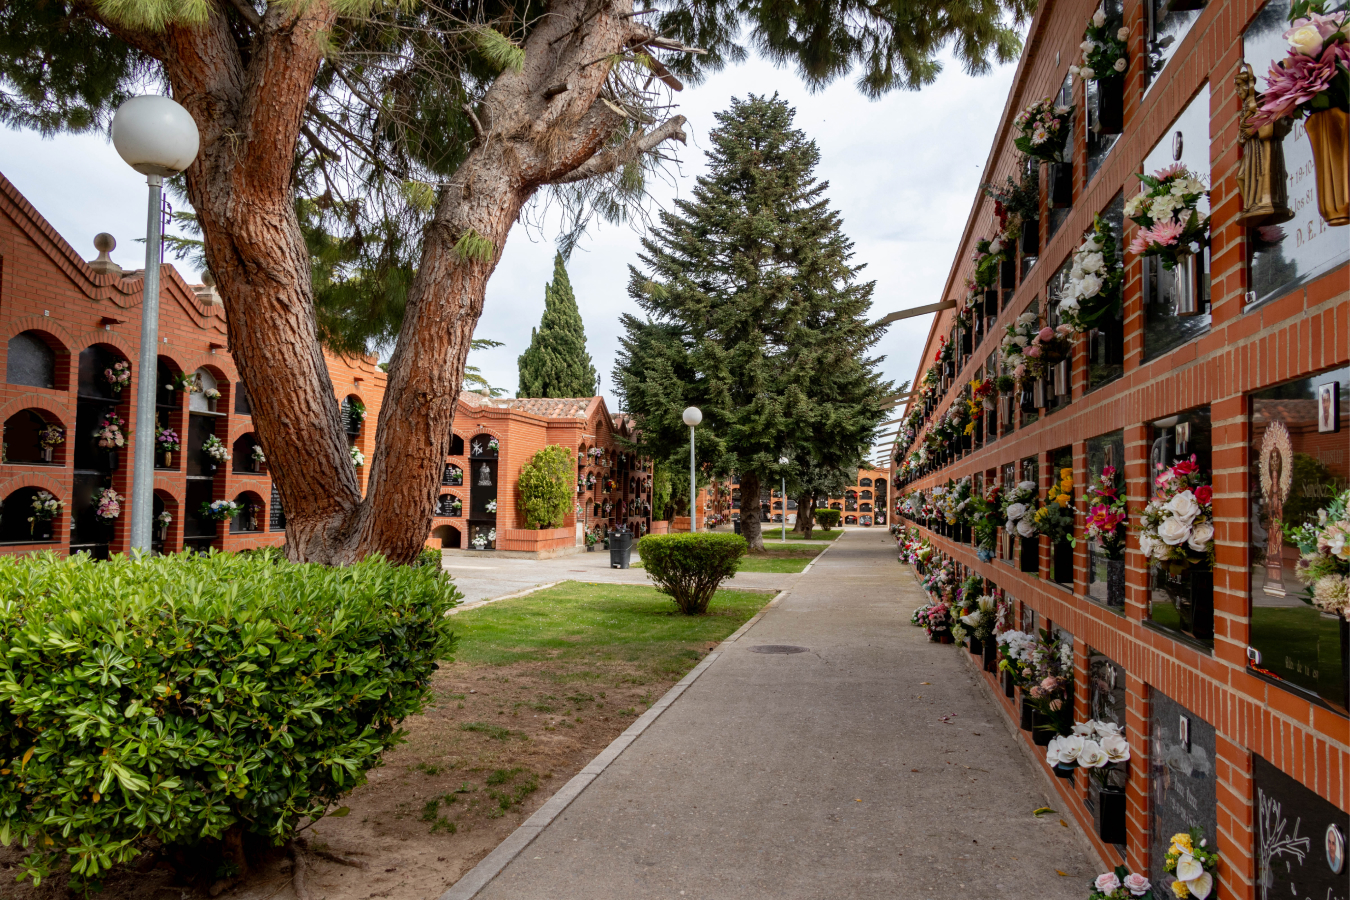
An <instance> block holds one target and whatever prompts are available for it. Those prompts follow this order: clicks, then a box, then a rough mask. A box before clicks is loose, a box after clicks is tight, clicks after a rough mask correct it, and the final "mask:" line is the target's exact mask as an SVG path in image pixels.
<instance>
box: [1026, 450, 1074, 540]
mask: <svg viewBox="0 0 1350 900" xmlns="http://www.w3.org/2000/svg"><path fill="white" fill-rule="evenodd" d="M1032 520H1033V521H1034V522H1035V523H1036V530H1037V531H1038V532H1040V533H1041V534H1043V535H1045V536H1046V537H1048V538H1050V540H1052V541H1068V542H1069V543H1070V544H1073V545H1075V546H1076V545H1077V542H1076V541H1075V539H1074V536H1073V520H1074V507H1073V469H1068V468H1065V469H1060V470H1059V481H1057V482H1055V483H1054V484H1052V485H1050V489H1049V490H1048V491H1047V492H1046V495H1045V503H1044V504H1043V505H1042V506H1041V508H1040V509H1038V510H1036V512H1035V513H1034V514H1033V515H1032Z"/></svg>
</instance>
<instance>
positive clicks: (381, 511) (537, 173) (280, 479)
mask: <svg viewBox="0 0 1350 900" xmlns="http://www.w3.org/2000/svg"><path fill="white" fill-rule="evenodd" d="M631 12H632V0H602V2H600V3H599V4H596V3H593V2H588V0H559V2H555V3H554V4H553V5H552V7H551V13H552V14H551V15H550V16H549V17H547V18H546V19H544V20H543V21H542V22H541V24H539V25H538V26H537V27H536V28H535V29H534V30H533V31H532V32H531V35H530V38H529V40H528V41H527V42H526V46H525V51H526V54H525V60H526V61H525V65H524V68H523V69H522V70H520V71H515V72H507V73H505V74H503V75H501V76H500V77H498V78H497V79H496V81H495V82H494V83H493V85H492V87H491V88H490V89H489V90H488V92H487V95H486V97H485V99H484V101H483V103H482V104H481V105H480V107H479V109H478V110H477V118H476V119H475V122H476V123H477V124H480V125H482V130H481V131H480V132H479V134H478V138H477V140H476V141H475V143H474V146H473V148H472V149H471V150H470V152H469V155H468V157H467V158H466V159H465V161H464V163H462V164H461V165H460V167H459V169H458V170H457V171H456V172H455V173H454V175H453V176H452V177H451V178H450V180H449V184H448V185H446V186H445V187H444V188H443V189H442V191H441V196H440V200H439V201H438V206H437V209H436V214H435V216H434V220H433V222H432V224H431V225H430V226H429V227H428V229H427V231H426V233H425V235H424V240H423V247H422V259H421V262H420V265H419V267H418V271H417V275H416V278H415V280H414V282H413V284H412V286H411V288H410V290H409V296H408V303H407V311H406V314H405V318H404V322H403V327H402V330H401V332H400V334H399V341H398V345H397V349H396V351H395V353H394V355H393V358H392V359H391V360H390V365H389V378H388V382H387V386H386V390H385V395H384V402H383V405H382V408H381V411H380V418H379V423H378V426H377V430H376V436H375V439H376V449H375V452H374V454H373V458H372V459H371V460H370V461H369V462H368V465H369V466H370V483H369V489H368V491H367V493H366V496H365V497H364V498H362V496H361V492H360V486H359V482H358V480H357V477H356V472H355V471H354V467H353V466H352V464H351V459H350V457H349V455H348V448H347V442H346V439H345V436H344V433H343V427H342V420H341V414H340V409H339V405H338V400H337V397H336V395H335V392H334V389H333V384H332V381H331V379H330V378H329V375H328V369H327V366H326V365H325V363H324V358H323V353H322V351H321V349H320V346H319V342H318V338H317V329H316V324H315V315H314V302H313V296H314V295H313V286H312V284H311V282H310V258H309V254H308V251H307V249H306V247H305V243H304V240H303V238H302V235H301V231H300V226H299V222H298V219H297V217H296V213H295V209H294V196H293V193H292V191H293V183H292V178H293V174H294V165H295V150H296V145H297V142H298V139H299V134H300V130H301V127H302V125H303V122H304V115H305V108H306V104H307V102H308V99H309V95H310V91H311V89H312V84H313V80H314V76H315V74H316V73H317V71H318V67H319V64H320V61H321V59H322V54H323V51H324V47H325V41H324V40H323V35H324V34H325V33H327V32H328V31H330V30H331V29H332V28H333V27H334V25H335V23H336V20H337V13H336V11H335V9H334V4H333V3H332V2H330V0H313V2H311V3H305V4H291V5H287V4H271V5H270V6H269V8H268V11H267V12H266V14H265V15H263V16H262V17H261V19H260V20H259V21H258V22H257V23H256V24H255V25H254V26H253V27H254V29H255V33H254V39H253V42H252V45H251V49H250V50H249V53H248V58H247V59H245V58H244V55H243V54H241V52H240V49H239V46H238V43H237V42H236V39H235V34H234V31H233V29H234V28H235V27H236V24H237V23H236V24H232V23H231V21H230V20H229V19H228V18H227V16H226V14H225V12H224V11H223V9H222V8H221V7H217V6H215V5H211V6H210V9H209V11H208V13H207V16H206V19H205V21H204V22H202V23H201V24H197V25H193V26H190V27H188V26H181V25H172V26H169V27H167V28H165V29H164V31H163V32H162V33H157V34H147V33H144V32H137V31H135V30H134V29H128V28H123V27H120V26H118V25H117V24H116V23H115V22H110V21H107V20H105V19H100V21H101V22H102V24H104V25H105V26H106V27H108V28H109V30H110V31H112V32H113V33H115V34H117V35H118V36H120V37H122V38H123V39H124V40H126V41H127V43H129V44H131V45H132V46H135V47H137V48H138V49H140V50H141V51H142V52H144V53H146V54H147V55H148V56H150V57H152V58H154V59H157V60H159V61H160V62H161V63H162V64H163V66H164V75H165V77H166V79H167V80H168V82H169V83H170V85H171V86H172V87H173V93H174V97H175V99H177V100H178V102H180V103H181V104H183V106H184V107H185V108H186V109H187V110H188V112H189V113H190V114H191V115H192V117H193V119H194V120H195V121H196V122H197V125H198V129H199V132H200V135H201V149H200V151H199V154H198V157H197V159H196V160H195V161H194V163H193V165H192V166H190V167H189V168H188V169H187V171H186V175H187V189H188V196H189V198H190V200H191V202H192V205H193V207H194V209H195V211H196V213H197V216H198V221H199V223H200V225H201V229H202V234H203V237H204V239H205V248H206V258H207V263H208V265H209V267H210V269H211V272H212V274H213V275H214V276H215V278H216V283H217V285H218V287H219V290H220V293H221V296H222V299H223V300H224V305H225V313H226V319H227V321H228V324H229V333H230V352H231V354H232V355H233V357H234V360H235V363H236V365H237V366H238V369H239V373H240V376H241V377H242V378H243V381H244V384H245V386H246V387H247V390H248V396H249V398H250V399H251V400H252V403H253V422H254V427H255V428H256V429H257V432H258V436H259V439H260V440H261V443H262V445H263V446H264V447H265V448H266V450H267V456H268V468H269V469H270V470H271V472H272V476H273V479H274V480H275V483H276V485H277V490H278V491H279V493H280V495H281V500H282V505H283V507H284V509H285V511H286V519H287V529H286V552H287V555H288V556H289V557H290V558H291V559H293V560H298V561H309V562H320V563H326V564H344V563H348V562H352V561H355V560H358V559H361V558H363V557H365V556H368V555H371V554H376V553H378V554H383V555H384V556H385V557H387V558H389V559H391V560H394V561H409V560H411V559H413V558H414V557H415V556H416V555H417V553H418V552H419V550H420V549H421V548H422V546H423V543H424V541H425V539H426V536H427V532H428V529H429V527H430V523H431V517H432V513H433V510H434V505H435V502H436V495H437V492H438V486H439V481H440V473H441V469H442V467H443V464H444V459H445V454H446V453H447V452H448V450H449V446H450V441H451V429H452V426H453V424H454V416H455V408H456V403H457V401H458V397H459V389H460V382H461V378H462V375H463V369H464V360H465V357H466V356H467V354H468V351H469V345H470V339H471V338H472V336H473V331H474V327H475V325H476V324H477V322H478V318H479V316H480V315H481V313H482V311H483V298H484V294H485V291H486V287H487V281H488V278H489V277H490V276H491V274H492V271H493V269H494V268H495V267H496V265H497V261H498V260H499V259H500V258H501V253H502V249H503V247H504V246H505V244H506V239H507V235H508V234H509V232H510V229H511V225H512V224H513V223H514V222H515V221H516V218H517V216H518V214H519V212H520V210H521V208H522V206H523V205H524V204H525V203H526V202H528V201H529V199H530V198H531V197H532V196H533V195H534V194H535V193H536V192H537V191H538V190H539V189H540V188H541V187H543V186H545V185H547V184H556V183H563V182H571V181H579V180H584V179H586V178H590V177H594V176H596V175H599V174H603V173H605V172H608V171H612V170H613V169H615V168H618V167H619V166H622V165H625V164H626V163H627V162H630V161H632V160H633V159H636V158H637V157H639V156H641V155H642V154H643V153H645V152H647V151H649V150H651V149H652V148H654V147H655V146H657V145H659V144H661V143H663V142H664V141H666V140H669V139H671V138H674V139H677V140H683V139H684V135H683V132H682V131H681V130H680V127H681V126H682V125H683V122H684V119H683V117H682V116H675V117H673V118H671V119H669V120H667V121H666V122H664V123H662V124H661V125H659V126H657V127H654V128H651V129H650V130H647V131H645V132H642V133H640V134H637V135H634V136H632V137H630V138H628V139H627V140H626V141H625V142H624V143H622V144H620V145H617V146H615V145H613V144H612V143H611V140H610V139H611V136H612V135H614V134H615V132H616V130H617V129H618V128H619V127H620V126H621V124H622V123H623V119H622V117H621V116H620V114H618V113H617V112H615V111H614V110H613V109H611V108H610V107H607V106H606V105H605V104H603V103H600V102H599V101H598V96H599V93H600V89H601V87H602V85H603V84H604V82H605V79H606V78H607V76H608V74H609V70H610V65H611V63H610V62H609V60H611V59H612V58H613V57H614V56H615V54H617V53H618V52H620V51H622V50H623V49H624V48H626V47H629V46H631V45H633V44H635V43H638V42H640V41H642V40H646V39H647V37H648V36H650V34H651V32H650V30H649V29H647V26H645V25H643V24H641V23H639V22H638V21H637V20H635V19H634V18H633V17H632V15H631ZM90 15H91V16H94V17H97V14H95V13H91V14H90ZM558 84H565V90H564V91H563V92H562V93H561V94H559V93H556V92H554V93H552V94H550V93H549V91H550V90H552V89H553V86H555V85H558ZM482 123H486V124H482ZM466 237H467V238H469V239H470V241H469V243H476V244H477V245H478V247H479V252H472V253H464V254H461V253H460V251H459V250H458V249H457V246H468V244H461V241H462V240H463V239H465V238H466ZM475 239H476V240H475ZM484 241H486V242H487V243H486V244H485V243H484Z"/></svg>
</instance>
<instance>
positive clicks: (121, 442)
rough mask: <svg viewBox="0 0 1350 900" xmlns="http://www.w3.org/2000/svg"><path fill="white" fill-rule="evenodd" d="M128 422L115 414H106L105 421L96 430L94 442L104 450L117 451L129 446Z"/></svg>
mask: <svg viewBox="0 0 1350 900" xmlns="http://www.w3.org/2000/svg"><path fill="white" fill-rule="evenodd" d="M126 425H127V423H126V420H125V419H123V418H122V417H121V416H119V415H118V414H117V413H115V412H109V413H105V414H104V416H103V421H101V422H99V423H98V427H97V428H95V429H94V442H95V443H96V444H98V446H99V447H101V448H103V449H104V450H117V449H119V448H121V447H125V446H126V445H127V436H126V434H125V429H126Z"/></svg>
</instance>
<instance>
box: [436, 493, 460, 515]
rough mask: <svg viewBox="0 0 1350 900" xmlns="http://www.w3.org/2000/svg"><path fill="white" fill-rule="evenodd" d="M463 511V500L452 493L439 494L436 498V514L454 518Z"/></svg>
mask: <svg viewBox="0 0 1350 900" xmlns="http://www.w3.org/2000/svg"><path fill="white" fill-rule="evenodd" d="M463 512H464V501H462V500H460V499H459V498H458V497H456V496H455V495H454V494H441V495H440V496H439V497H437V498H436V515H438V516H441V517H442V518H450V519H455V518H458V517H459V516H460V515H462V514H463Z"/></svg>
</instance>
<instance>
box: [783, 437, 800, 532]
mask: <svg viewBox="0 0 1350 900" xmlns="http://www.w3.org/2000/svg"><path fill="white" fill-rule="evenodd" d="M778 464H779V465H780V466H786V465H787V464H788V458H787V457H786V456H780V457H778ZM797 514H798V515H801V512H800V511H798V513H797ZM783 543H787V472H786V471H784V472H783Z"/></svg>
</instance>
